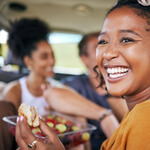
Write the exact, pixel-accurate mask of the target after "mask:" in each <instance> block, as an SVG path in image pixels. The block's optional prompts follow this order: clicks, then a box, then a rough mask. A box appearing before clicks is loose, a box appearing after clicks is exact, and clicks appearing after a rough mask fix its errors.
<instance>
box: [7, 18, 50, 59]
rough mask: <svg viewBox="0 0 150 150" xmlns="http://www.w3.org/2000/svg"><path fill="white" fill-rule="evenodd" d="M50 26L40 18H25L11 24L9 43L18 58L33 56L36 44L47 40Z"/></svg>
mask: <svg viewBox="0 0 150 150" xmlns="http://www.w3.org/2000/svg"><path fill="white" fill-rule="evenodd" d="M49 33H50V28H49V27H48V25H47V24H46V23H45V22H43V21H41V20H39V19H36V18H34V19H29V18H23V19H20V20H18V21H15V22H14V23H12V24H11V28H10V30H9V36H8V45H9V48H10V50H11V51H12V54H13V55H14V56H15V57H16V58H20V59H23V58H24V56H31V53H32V51H33V50H35V49H36V44H37V43H38V42H39V41H41V40H47V38H48V34H49Z"/></svg>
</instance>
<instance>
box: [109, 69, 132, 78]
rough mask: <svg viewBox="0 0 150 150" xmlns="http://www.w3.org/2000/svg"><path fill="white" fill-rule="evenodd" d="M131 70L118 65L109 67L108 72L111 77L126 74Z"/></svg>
mask: <svg viewBox="0 0 150 150" xmlns="http://www.w3.org/2000/svg"><path fill="white" fill-rule="evenodd" d="M128 71H129V68H123V67H116V68H107V73H108V74H109V77H111V78H118V77H121V76H124V75H125V74H126V73H127V72H128Z"/></svg>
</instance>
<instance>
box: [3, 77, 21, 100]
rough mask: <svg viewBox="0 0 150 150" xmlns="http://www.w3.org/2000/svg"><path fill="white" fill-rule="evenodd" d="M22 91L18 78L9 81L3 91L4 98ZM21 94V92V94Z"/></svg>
mask: <svg viewBox="0 0 150 150" xmlns="http://www.w3.org/2000/svg"><path fill="white" fill-rule="evenodd" d="M19 93H21V88H20V83H19V82H18V80H16V81H12V82H10V83H8V84H7V85H6V87H5V89H4V91H3V96H4V98H5V97H7V96H13V97H14V96H15V95H16V94H17V95H18V94H19ZM19 95H20V94H19Z"/></svg>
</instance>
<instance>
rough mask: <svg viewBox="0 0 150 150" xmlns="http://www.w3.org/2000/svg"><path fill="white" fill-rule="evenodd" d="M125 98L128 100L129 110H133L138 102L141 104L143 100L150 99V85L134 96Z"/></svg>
mask: <svg viewBox="0 0 150 150" xmlns="http://www.w3.org/2000/svg"><path fill="white" fill-rule="evenodd" d="M124 98H125V100H126V102H127V105H128V108H129V110H132V109H133V107H134V106H135V105H136V104H139V103H141V102H144V101H146V100H148V99H150V87H148V88H147V89H145V90H143V91H142V92H140V93H138V94H136V95H134V96H124Z"/></svg>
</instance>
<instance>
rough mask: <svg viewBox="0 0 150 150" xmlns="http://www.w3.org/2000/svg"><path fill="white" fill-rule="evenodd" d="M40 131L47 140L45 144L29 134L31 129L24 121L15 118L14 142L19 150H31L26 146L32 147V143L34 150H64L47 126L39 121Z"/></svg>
mask: <svg viewBox="0 0 150 150" xmlns="http://www.w3.org/2000/svg"><path fill="white" fill-rule="evenodd" d="M39 128H40V130H41V131H42V133H43V134H44V135H45V137H46V138H47V140H46V141H47V142H43V141H42V140H40V139H37V138H36V137H35V136H34V135H33V133H32V132H31V129H30V128H29V126H28V124H27V121H26V119H25V118H24V117H23V116H21V117H18V118H17V125H16V142H17V144H18V146H19V147H20V148H19V150H29V149H32V148H29V146H28V145H31V146H32V143H33V142H34V141H35V142H34V143H35V144H33V145H35V146H33V147H35V150H65V148H64V146H63V144H62V143H61V142H60V140H59V138H58V137H57V135H56V134H55V133H54V132H53V131H52V130H50V128H49V127H48V126H47V124H46V123H45V122H44V121H43V120H42V119H40V126H39ZM36 140H37V141H36Z"/></svg>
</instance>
